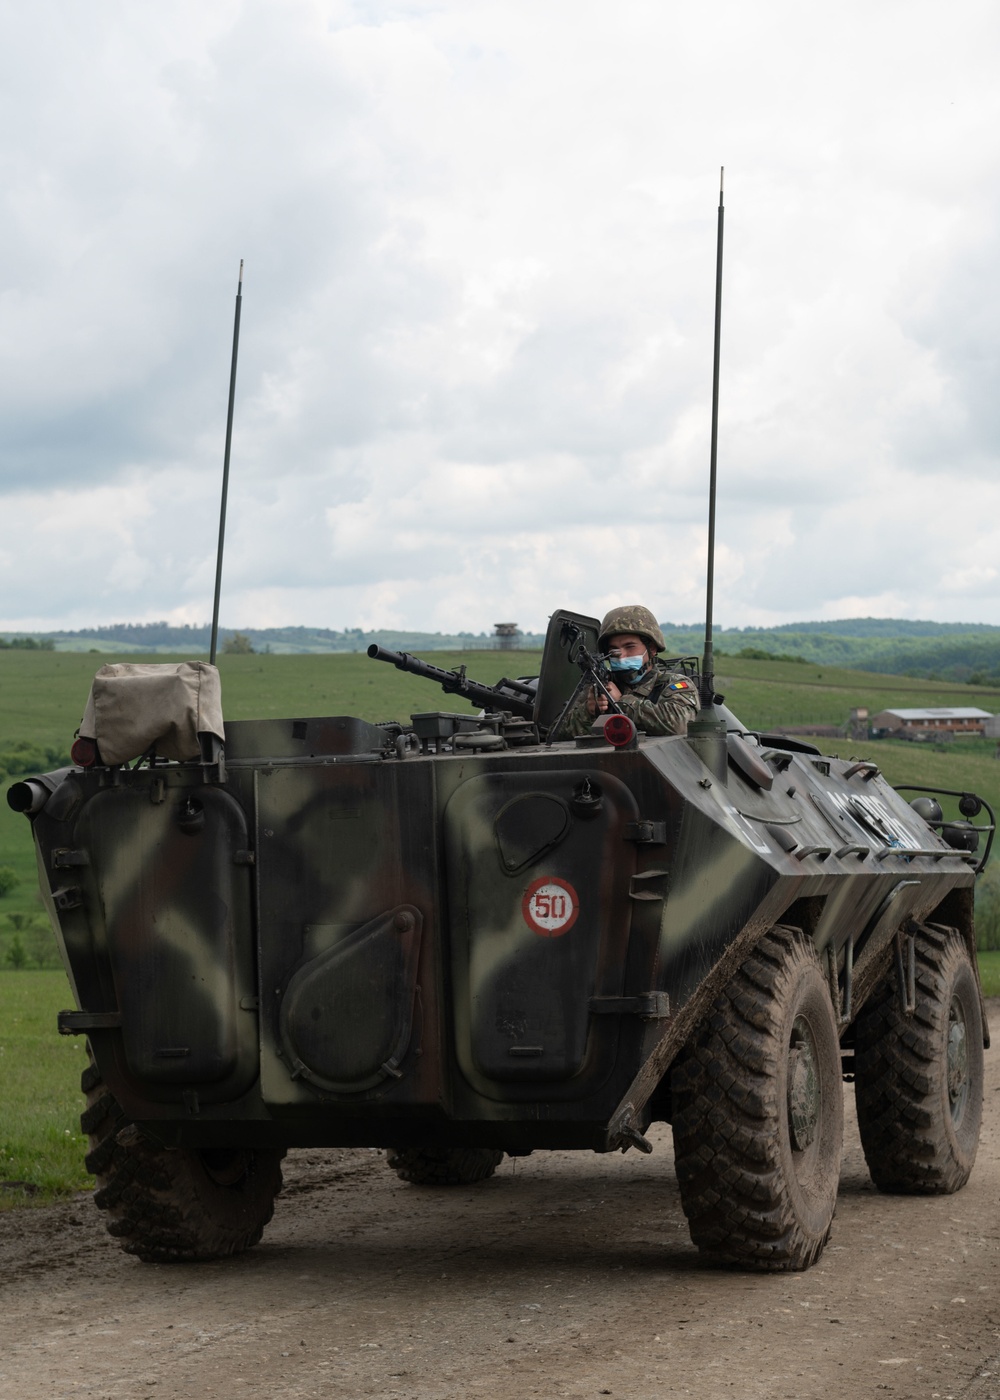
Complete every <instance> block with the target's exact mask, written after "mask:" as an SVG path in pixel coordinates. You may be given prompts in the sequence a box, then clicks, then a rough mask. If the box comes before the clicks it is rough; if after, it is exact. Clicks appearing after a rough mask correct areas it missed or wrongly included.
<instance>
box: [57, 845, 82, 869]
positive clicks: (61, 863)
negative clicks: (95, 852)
mask: <svg viewBox="0 0 1000 1400" xmlns="http://www.w3.org/2000/svg"><path fill="white" fill-rule="evenodd" d="M89 864H90V856H89V855H88V854H87V852H86V851H71V850H69V849H68V848H67V847H66V846H57V847H56V849H55V850H54V851H53V852H52V868H53V870H71V869H73V868H74V867H76V866H83V865H89Z"/></svg>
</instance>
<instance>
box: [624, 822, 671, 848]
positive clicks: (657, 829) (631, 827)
mask: <svg viewBox="0 0 1000 1400" xmlns="http://www.w3.org/2000/svg"><path fill="white" fill-rule="evenodd" d="M625 840H626V841H634V842H635V844H636V845H637V846H665V845H666V844H667V824H666V822H649V821H642V820H640V821H637V822H626V823H625Z"/></svg>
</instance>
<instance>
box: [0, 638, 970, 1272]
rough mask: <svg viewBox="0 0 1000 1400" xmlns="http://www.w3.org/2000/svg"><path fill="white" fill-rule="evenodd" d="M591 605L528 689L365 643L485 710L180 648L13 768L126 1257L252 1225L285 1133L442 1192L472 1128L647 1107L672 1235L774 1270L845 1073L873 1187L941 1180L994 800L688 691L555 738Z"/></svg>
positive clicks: (585, 1140)
mask: <svg viewBox="0 0 1000 1400" xmlns="http://www.w3.org/2000/svg"><path fill="white" fill-rule="evenodd" d="M597 638H598V627H597V623H596V620H595V619H592V618H588V617H583V616H580V615H578V614H574V613H569V612H560V613H557V614H555V615H554V616H553V618H552V620H551V622H550V625H549V630H548V636H547V640H546V645H545V651H544V655H543V660H542V665H541V671H540V676H539V677H538V680H537V683H535V682H530V681H526V680H524V679H514V680H512V681H504V682H501V683H500V685H499V686H497V687H487V686H477V685H476V684H475V683H474V682H471V681H469V680H468V678H467V677H466V676H465V674H464V671H461V670H460V671H454V672H438V673H437V675H436V676H435V675H433V671H434V668H428V667H427V666H425V665H424V663H419V662H414V661H413V660H412V659H411V658H408V657H406V656H405V655H399V656H397V655H394V654H389V655H388V657H387V659H389V660H392V661H394V662H395V663H396V664H397V665H402V666H403V667H404V668H406V669H416V670H421V669H423V670H424V671H425V672H428V671H430V672H431V673H432V675H431V678H432V679H437V680H439V681H441V682H442V683H443V685H444V687H445V689H446V691H451V692H452V693H455V694H458V695H460V696H464V697H465V698H467V699H471V700H472V701H473V702H474V704H477V705H479V706H480V707H481V712H480V713H479V714H476V713H475V712H474V711H470V710H466V711H465V712H462V713H457V712H455V711H453V710H428V711H426V712H423V713H419V714H414V715H412V716H410V717H409V720H408V721H406V722H392V723H385V724H371V723H367V722H366V721H364V720H361V719H357V718H353V717H351V716H333V717H318V718H317V717H311V716H300V717H290V718H288V719H284V720H260V721H240V722H235V723H232V722H231V723H224V722H223V718H222V709H221V703H220V694H219V686H218V673H217V672H216V671H215V670H214V669H213V668H211V667H209V666H207V665H204V664H201V663H192V664H188V665H184V666H180V667H176V666H169V667H128V666H111V667H105V668H103V670H102V672H100V673H99V674H98V677H97V679H96V680H95V685H94V690H93V692H92V697H91V703H90V704H89V706H88V711H87V716H86V718H85V722H84V724H83V725H82V726H81V736H82V737H81V738H80V739H79V740H78V741H77V745H76V747H75V750H74V760H75V765H74V766H73V767H72V768H67V769H63V770H61V771H59V772H57V773H51V774H48V775H45V776H43V777H39V778H31V779H27V780H25V781H22V782H19V783H16V784H15V785H14V786H13V787H12V788H11V789H10V791H9V800H10V802H11V804H12V805H13V806H14V807H15V808H16V809H18V810H20V811H22V812H23V813H24V814H25V815H26V816H27V817H28V818H29V819H30V821H31V823H32V827H33V830H34V837H35V841H36V844H37V851H38V861H39V870H40V872H41V882H42V890H43V894H44V897H45V901H46V904H47V907H48V910H49V913H50V916H51V918H52V921H53V924H54V926H55V928H56V930H57V933H58V937H59V941H60V945H61V948H62V954H63V957H64V960H65V965H66V970H67V972H68V974H69V978H70V981H71V984H72V987H73V990H74V994H75V997H76V1003H77V1004H76V1009H74V1010H71V1011H67V1012H65V1013H63V1014H62V1015H61V1016H60V1029H61V1030H62V1031H63V1032H64V1033H67V1034H81V1035H85V1036H86V1037H87V1039H88V1042H89V1045H90V1051H91V1064H90V1066H89V1068H88V1069H87V1070H86V1071H85V1073H84V1076H83V1089H84V1091H85V1093H86V1095H87V1107H86V1110H85V1112H84V1115H83V1120H82V1121H83V1126H84V1129H85V1131H86V1132H87V1133H88V1134H89V1137H90V1152H89V1154H88V1157H87V1163H88V1166H89V1169H90V1170H91V1171H92V1172H93V1173H94V1174H95V1176H96V1178H97V1191H96V1196H95V1199H96V1202H97V1205H98V1206H99V1207H100V1208H101V1209H102V1210H104V1211H105V1212H106V1213H107V1217H108V1224H109V1229H110V1230H111V1232H112V1234H114V1235H115V1236H116V1237H117V1238H118V1239H119V1240H120V1242H121V1245H122V1247H123V1248H124V1249H125V1250H126V1251H127V1252H129V1253H132V1254H135V1255H138V1256H139V1257H140V1258H141V1259H145V1260H175V1259H176V1260H197V1259H206V1258H214V1257H218V1256H220V1255H227V1254H232V1253H235V1252H237V1251H240V1250H243V1249H245V1248H247V1247H248V1246H250V1245H253V1244H254V1243H255V1242H256V1241H257V1240H259V1238H260V1237H261V1233H262V1231H263V1229H264V1227H265V1225H266V1224H267V1222H268V1220H269V1219H270V1217H271V1214H272V1209H273V1203H274V1199H275V1196H276V1194H277V1193H278V1191H279V1188H280V1185H281V1171H280V1163H281V1158H282V1155H283V1153H284V1152H285V1150H286V1149H287V1148H289V1147H295V1146H309V1147H323V1146H368V1147H379V1148H383V1149H386V1151H387V1157H388V1162H389V1164H390V1166H391V1167H394V1168H395V1170H396V1171H397V1172H398V1173H399V1174H400V1176H402V1177H403V1178H404V1179H406V1180H407V1181H410V1182H416V1183H433V1184H438V1185H442V1186H443V1185H447V1184H449V1183H461V1182H473V1181H476V1180H479V1179H481V1178H484V1177H487V1176H489V1175H490V1174H491V1173H492V1172H493V1171H494V1170H495V1168H496V1167H497V1165H498V1164H499V1163H500V1161H501V1159H502V1158H503V1156H504V1154H505V1153H509V1154H511V1155H513V1156H518V1155H525V1154H527V1153H530V1152H538V1151H544V1150H546V1149H580V1150H586V1151H594V1152H611V1151H615V1150H622V1151H625V1150H628V1149H630V1148H637V1149H638V1150H640V1151H650V1150H651V1145H650V1142H649V1140H648V1138H647V1132H648V1130H649V1126H650V1124H651V1123H654V1122H657V1121H665V1122H669V1123H670V1124H671V1126H672V1130H673V1140H674V1151H675V1159H676V1170H677V1176H678V1181H679V1184H680V1193H681V1199H682V1202H683V1206H684V1210H685V1213H686V1215H687V1217H688V1221H689V1224H690V1230H691V1236H692V1239H693V1240H694V1242H695V1244H696V1245H697V1246H698V1247H699V1249H701V1250H704V1251H706V1252H708V1253H709V1254H711V1255H712V1256H714V1257H717V1258H719V1259H722V1260H725V1261H729V1262H735V1263H736V1264H739V1265H742V1266H745V1267H749V1268H753V1269H766V1270H779V1269H801V1268H805V1267H807V1266H809V1265H810V1264H812V1263H813V1262H814V1261H815V1260H816V1259H817V1258H818V1256H819V1255H820V1253H821V1251H822V1249H823V1247H824V1244H825V1242H826V1240H827V1238H828V1236H829V1233H830V1228H831V1222H832V1219H833V1213H834V1205H835V1201H836V1193H837V1184H838V1176H839V1168H840V1157H841V1140H842V1121H843V1097H842V1077H843V1076H844V1075H845V1074H846V1075H847V1076H848V1077H849V1078H853V1080H854V1083H855V1089H856V1094H857V1104H858V1116H859V1121H860V1126H861V1135H862V1140H863V1144H864V1150H865V1154H866V1157H867V1160H868V1165H869V1167H870V1169H871V1173H872V1176H873V1178H874V1180H875V1182H876V1184H877V1185H878V1186H879V1187H880V1188H881V1189H882V1190H885V1191H900V1192H914V1193H921V1192H951V1191H956V1190H957V1189H958V1188H959V1187H961V1186H962V1185H963V1183H964V1182H965V1181H966V1179H967V1178H968V1175H969V1173H970V1171H971V1169H972V1166H973V1162H974V1159H975V1155H976V1147H977V1142H978V1137H979V1126H980V1114H981V1105H982V1079H983V1073H982V1067H983V1047H984V1044H986V1043H987V1040H986V1036H987V1032H986V1023H985V1017H984V1013H983V1006H982V1000H981V994H980V988H979V983H978V975H977V971H976V962H975V943H974V931H973V888H974V883H975V877H976V874H977V871H978V870H979V869H981V868H982V865H983V864H984V863H985V859H986V857H987V855H988V853H989V845H990V843H991V842H992V838H993V825H994V823H993V813H992V811H991V810H990V809H989V808H988V807H987V808H986V815H985V816H983V817H982V818H981V819H980V821H979V823H978V826H977V825H976V824H975V820H974V819H976V818H979V817H980V814H981V813H982V812H983V804H982V803H981V801H980V799H978V798H977V797H975V796H974V795H973V794H970V793H953V794H944V793H936V794H929V793H926V792H923V791H921V792H920V793H919V794H918V795H916V796H915V798H914V800H913V801H912V802H911V801H908V800H907V795H904V793H902V792H899V791H896V790H894V789H893V788H892V787H891V786H890V785H889V784H888V783H887V782H886V780H885V779H884V778H883V777H882V775H881V774H880V772H879V769H878V767H877V765H876V764H875V763H873V762H870V761H868V760H845V759H839V758H831V757H826V756H824V755H823V754H822V753H820V752H819V751H818V750H817V749H815V748H813V747H810V746H809V745H807V744H805V743H801V742H797V741H795V740H792V739H788V738H782V737H780V736H774V735H767V734H759V733H754V732H750V731H748V730H747V729H746V728H745V727H744V726H743V725H742V724H741V723H740V722H739V721H738V720H737V719H736V718H735V716H733V715H732V714H731V713H730V712H729V711H728V710H726V709H725V707H724V706H721V705H715V706H714V707H710V709H709V710H708V711H707V712H703V714H702V716H701V718H700V719H699V721H697V722H695V723H694V724H692V726H691V729H690V732H689V733H688V735H686V736H681V735H676V736H668V737H650V736H648V735H644V734H641V733H637V732H636V730H635V727H634V725H633V724H632V723H631V722H630V721H629V720H628V719H627V718H626V717H625V716H623V715H615V716H613V717H612V718H611V719H609V720H605V719H603V718H602V719H601V720H599V721H597V722H596V723H595V726H594V729H593V731H592V732H591V733H589V734H585V735H583V736H581V737H578V738H574V739H567V740H558V739H555V740H554V739H553V738H552V735H553V733H554V732H555V725H556V721H557V718H558V716H559V715H560V714H561V712H562V711H563V709H564V707H565V705H566V701H567V699H568V697H569V696H570V695H571V693H572V692H573V690H574V688H575V687H576V686H577V684H578V683H579V681H580V674H581V673H580V669H579V666H578V664H577V663H578V662H579V657H580V654H581V651H583V652H584V653H586V654H588V655H589V657H590V661H591V663H593V662H594V660H595V657H594V655H593V654H594V653H596V651H597ZM596 660H598V661H599V660H600V658H599V657H598V658H596ZM949 802H950V804H951V806H952V807H954V806H955V804H959V806H960V812H959V813H958V815H957V816H956V817H955V818H954V819H946V818H945V816H944V810H945V806H947V805H948V804H949ZM981 835H984V836H985V837H986V840H985V843H984V847H985V848H984V850H983V851H982V853H980V852H979V850H978V849H977V845H978V842H979V840H980V836H981Z"/></svg>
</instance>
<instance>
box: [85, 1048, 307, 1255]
mask: <svg viewBox="0 0 1000 1400" xmlns="http://www.w3.org/2000/svg"><path fill="white" fill-rule="evenodd" d="M80 1087H81V1088H82V1089H83V1092H84V1093H85V1094H86V1096H87V1107H86V1109H85V1110H84V1112H83V1114H82V1116H81V1118H80V1126H81V1128H82V1129H83V1131H84V1132H85V1133H86V1134H87V1136H88V1137H89V1139H90V1151H89V1152H88V1153H87V1157H86V1166H87V1170H88V1171H90V1172H93V1173H94V1175H95V1176H96V1178H97V1189H96V1190H95V1192H94V1202H95V1204H96V1205H97V1206H98V1207H99V1209H101V1210H103V1211H107V1213H108V1221H107V1226H108V1232H109V1233H110V1234H112V1235H114V1236H115V1238H116V1239H117V1240H118V1241H119V1243H120V1244H121V1247H122V1249H123V1250H124V1251H125V1253H126V1254H135V1255H137V1256H138V1258H140V1259H142V1260H143V1261H144V1262H145V1263H148V1264H169V1263H175V1262H186V1261H194V1260H202V1259H219V1258H222V1257H223V1256H225V1255H227V1254H239V1253H240V1252H241V1251H242V1250H244V1249H249V1248H250V1246H251V1245H255V1244H256V1243H257V1241H258V1240H259V1239H260V1237H261V1235H262V1234H263V1232H264V1226H265V1225H266V1224H267V1222H268V1221H269V1220H270V1219H271V1216H272V1215H273V1214H274V1198H275V1196H276V1195H277V1194H278V1192H279V1191H280V1190H281V1159H282V1157H283V1156H284V1155H285V1154H284V1152H283V1151H280V1150H278V1149H276V1148H266V1149H264V1150H260V1149H254V1150H250V1149H218V1150H212V1151H200V1152H199V1151H194V1150H189V1149H185V1148H179V1149H177V1150H175V1151H168V1150H167V1149H166V1148H161V1147H157V1146H155V1144H153V1143H151V1142H148V1141H147V1140H146V1139H145V1138H144V1137H143V1136H142V1135H141V1133H140V1132H139V1131H138V1129H136V1128H135V1127H133V1126H132V1124H130V1123H129V1121H128V1119H127V1118H126V1117H125V1115H124V1114H123V1113H122V1110H121V1106H120V1105H119V1104H118V1102H117V1100H116V1099H115V1098H114V1096H113V1095H112V1093H111V1091H110V1090H109V1089H108V1087H107V1085H106V1084H105V1083H104V1080H103V1079H102V1078H101V1075H100V1071H99V1070H98V1069H97V1066H96V1065H93V1064H91V1065H89V1066H88V1068H87V1069H85V1070H84V1072H83V1076H82V1078H81V1081H80Z"/></svg>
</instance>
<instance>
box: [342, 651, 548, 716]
mask: <svg viewBox="0 0 1000 1400" xmlns="http://www.w3.org/2000/svg"><path fill="white" fill-rule="evenodd" d="M368 655H369V656H370V657H371V658H372V660H374V661H388V662H391V664H392V665H393V666H395V667H396V668H397V669H398V670H400V671H409V673H410V675H411V676H423V677H424V679H425V680H428V681H435V682H436V683H437V684H438V685H439V686H440V687H441V689H442V690H443V691H444V692H445V694H446V695H461V696H463V697H464V699H466V700H468V701H469V702H470V704H473V705H482V706H483V708H484V709H491V710H509V711H510V712H511V713H512V714H515V715H520V716H521V718H522V719H531V717H532V714H533V713H534V706H535V700H534V696H535V692H534V687H533V686H530V685H528V684H527V683H526V682H525V681H518V680H508V679H507V678H506V677H504V679H503V680H501V681H499V682H498V683H497V684H496V685H483V684H482V682H481V681H473V680H470V679H469V677H468V676H467V675H466V674H465V667H464V666H459V667H458V668H457V670H454V671H446V670H445V669H444V668H443V667H441V666H432V665H431V664H430V662H428V661H421V660H420V658H419V656H411V655H410V653H409V652H408V651H390V650H389V648H388V647H380V646H379V645H378V643H377V642H373V643H372V644H371V646H370V647H369V648H368Z"/></svg>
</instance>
